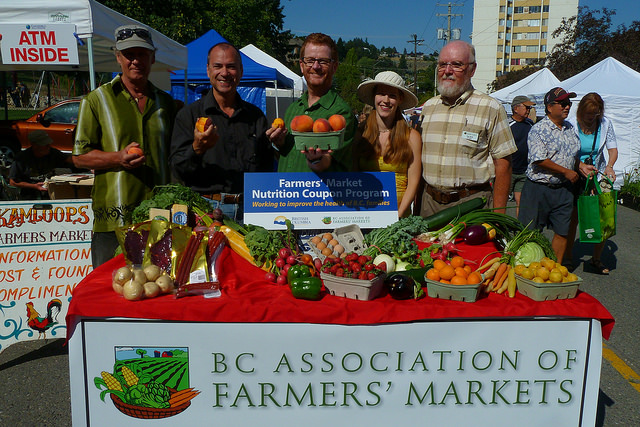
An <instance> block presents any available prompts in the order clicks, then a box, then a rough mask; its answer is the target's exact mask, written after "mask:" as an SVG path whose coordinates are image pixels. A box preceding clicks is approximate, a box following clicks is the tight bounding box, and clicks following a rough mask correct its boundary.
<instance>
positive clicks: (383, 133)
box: [353, 71, 422, 217]
mask: <svg viewBox="0 0 640 427" xmlns="http://www.w3.org/2000/svg"><path fill="white" fill-rule="evenodd" d="M358 98H359V99H360V100H361V101H362V102H364V103H365V104H368V105H371V106H373V111H372V112H371V114H369V116H368V118H367V119H366V120H365V121H364V122H363V123H361V124H360V126H359V127H358V131H357V132H356V136H355V140H354V144H353V150H354V152H353V159H354V165H353V169H354V170H356V171H381V172H384V171H390V172H395V174H396V190H397V194H398V215H399V216H400V217H405V216H409V215H410V214H411V204H412V203H413V201H414V199H415V197H416V193H417V191H418V185H419V183H420V179H421V176H422V160H421V158H420V157H421V153H422V138H421V137H420V134H419V133H418V131H416V130H415V129H411V128H410V127H409V125H408V124H407V122H406V120H405V119H404V117H403V115H402V112H403V110H406V109H408V108H412V107H415V106H416V104H417V103H418V98H417V97H416V96H415V95H414V94H413V93H411V91H409V90H408V89H407V88H406V87H405V86H404V80H403V79H402V77H400V76H399V75H398V74H396V73H394V72H393V71H383V72H381V73H378V74H377V75H376V77H375V78H374V79H372V80H367V81H365V82H363V83H361V84H360V86H358Z"/></svg>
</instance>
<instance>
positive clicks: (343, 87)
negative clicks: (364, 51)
mask: <svg viewBox="0 0 640 427" xmlns="http://www.w3.org/2000/svg"><path fill="white" fill-rule="evenodd" d="M357 62H358V56H357V53H356V48H351V49H349V52H347V56H346V57H345V59H344V61H342V62H341V63H340V65H339V66H338V70H337V71H336V73H335V75H334V76H333V82H334V84H335V87H336V90H337V91H338V93H339V94H340V96H341V97H342V99H344V100H345V101H347V103H348V104H349V106H351V109H352V110H354V111H359V110H360V109H361V108H362V102H360V100H359V99H358V95H357V93H356V92H357V90H358V85H359V84H360V81H361V80H362V77H361V74H360V71H359V70H358V66H357Z"/></svg>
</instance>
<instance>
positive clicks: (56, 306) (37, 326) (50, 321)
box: [27, 298, 62, 339]
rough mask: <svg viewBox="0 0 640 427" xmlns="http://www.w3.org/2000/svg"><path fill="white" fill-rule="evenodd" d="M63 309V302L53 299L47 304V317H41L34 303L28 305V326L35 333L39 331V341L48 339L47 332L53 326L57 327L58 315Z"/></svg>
mask: <svg viewBox="0 0 640 427" xmlns="http://www.w3.org/2000/svg"><path fill="white" fill-rule="evenodd" d="M61 309H62V301H60V300H59V299H57V298H54V299H52V300H51V301H49V303H48V304H47V316H46V317H40V313H38V311H37V310H36V309H35V308H33V303H32V302H31V301H29V302H28V303H27V324H28V325H29V327H30V328H31V329H33V330H34V331H38V339H40V338H43V339H46V338H47V330H48V329H50V328H51V327H52V326H53V325H57V324H58V322H57V318H58V314H60V311H61Z"/></svg>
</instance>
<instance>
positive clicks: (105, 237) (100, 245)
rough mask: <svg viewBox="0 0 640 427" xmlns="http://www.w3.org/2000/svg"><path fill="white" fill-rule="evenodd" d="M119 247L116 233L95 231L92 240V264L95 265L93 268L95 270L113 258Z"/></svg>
mask: <svg viewBox="0 0 640 427" xmlns="http://www.w3.org/2000/svg"><path fill="white" fill-rule="evenodd" d="M119 245H120V244H119V243H118V239H117V238H116V232H115V231H103V232H95V231H94V232H93V237H92V238H91V264H93V268H94V269H95V268H97V267H98V266H100V265H102V264H104V263H105V262H107V261H109V260H110V259H111V258H113V255H114V253H115V252H116V249H117V248H118V246H119Z"/></svg>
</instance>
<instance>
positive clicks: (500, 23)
mask: <svg viewBox="0 0 640 427" xmlns="http://www.w3.org/2000/svg"><path fill="white" fill-rule="evenodd" d="M498 25H499V26H501V27H502V26H504V19H499V20H498Z"/></svg>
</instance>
